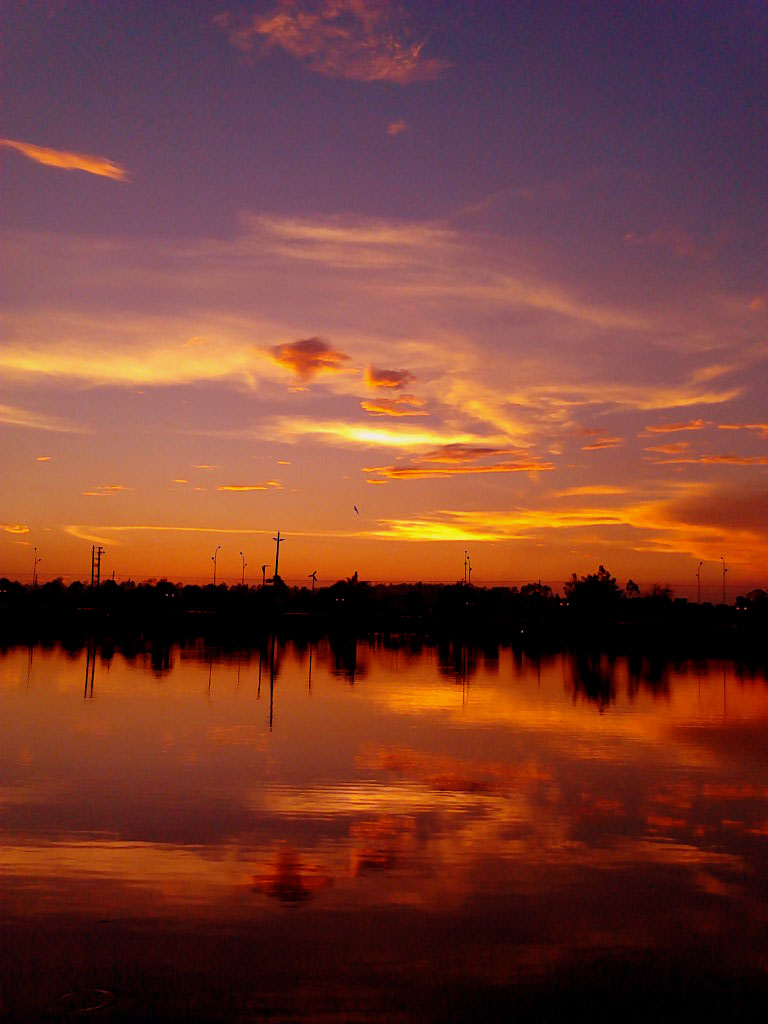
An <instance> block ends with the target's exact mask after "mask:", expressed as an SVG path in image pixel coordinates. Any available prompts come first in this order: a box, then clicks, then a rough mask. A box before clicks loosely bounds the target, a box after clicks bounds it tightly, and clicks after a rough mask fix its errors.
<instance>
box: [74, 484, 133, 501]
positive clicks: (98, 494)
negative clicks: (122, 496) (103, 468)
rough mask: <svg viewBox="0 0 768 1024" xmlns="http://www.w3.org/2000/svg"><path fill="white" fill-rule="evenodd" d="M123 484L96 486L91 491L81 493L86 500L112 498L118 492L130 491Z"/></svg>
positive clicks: (129, 488)
mask: <svg viewBox="0 0 768 1024" xmlns="http://www.w3.org/2000/svg"><path fill="white" fill-rule="evenodd" d="M130 490H132V488H131V487H125V486H124V485H123V484H98V485H97V486H96V487H94V488H93V490H91V491H83V494H84V495H85V497H86V498H113V497H114V496H115V495H116V494H117V493H118V492H120V491H130Z"/></svg>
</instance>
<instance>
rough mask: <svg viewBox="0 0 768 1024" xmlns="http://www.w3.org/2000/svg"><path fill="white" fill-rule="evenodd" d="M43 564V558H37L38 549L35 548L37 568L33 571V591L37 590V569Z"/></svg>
mask: <svg viewBox="0 0 768 1024" xmlns="http://www.w3.org/2000/svg"><path fill="white" fill-rule="evenodd" d="M41 562H42V558H38V557H37V548H35V566H34V569H33V571H32V589H33V590H37V567H38V565H40V563H41Z"/></svg>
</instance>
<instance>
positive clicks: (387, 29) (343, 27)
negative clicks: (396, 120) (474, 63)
mask: <svg viewBox="0 0 768 1024" xmlns="http://www.w3.org/2000/svg"><path fill="white" fill-rule="evenodd" d="M215 20H216V21H217V23H218V24H219V25H221V26H222V28H223V29H224V30H225V31H226V32H227V34H228V36H229V40H230V42H231V43H232V45H233V46H235V47H237V48H238V49H239V50H242V51H244V52H246V53H252V52H253V51H254V50H256V49H258V48H260V49H262V50H268V49H270V48H271V47H279V48H280V49H282V50H284V51H285V52H286V53H288V54H290V55H291V56H292V57H295V58H296V59H297V60H301V61H304V62H305V63H306V64H307V65H308V66H309V67H310V68H311V69H312V70H313V71H316V72H317V73H318V74H321V75H328V76H329V77H331V78H350V79H356V80H357V81H361V82H377V81H385V82H395V83H396V84H398V85H407V84H408V83H410V82H418V81H425V80H429V79H433V78H437V77H438V76H439V75H440V74H441V72H442V71H443V70H444V69H445V68H447V67H448V64H447V63H446V62H445V61H443V60H439V59H437V58H434V57H431V58H430V57H425V56H424V54H423V50H424V43H423V41H421V40H420V39H417V38H415V37H414V36H413V34H412V32H411V30H410V28H409V26H408V23H407V21H406V19H405V16H404V14H403V11H402V8H401V7H400V5H394V4H392V5H390V4H381V3H375V2H374V3H372V2H368V0H315V2H313V3H312V2H310V3H303V4H301V5H297V4H296V3H295V2H293V0H279V2H278V4H277V7H276V8H275V9H274V10H273V11H272V12H271V13H269V14H253V15H250V16H246V17H244V18H236V17H234V16H232V15H230V14H223V15H219V16H218V17H217V18H216V19H215Z"/></svg>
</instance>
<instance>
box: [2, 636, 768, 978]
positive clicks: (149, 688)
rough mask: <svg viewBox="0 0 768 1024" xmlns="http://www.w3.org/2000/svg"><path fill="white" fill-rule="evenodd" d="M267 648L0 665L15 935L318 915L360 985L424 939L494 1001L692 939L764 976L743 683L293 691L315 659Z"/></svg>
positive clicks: (350, 674) (761, 810) (757, 715)
mask: <svg viewBox="0 0 768 1024" xmlns="http://www.w3.org/2000/svg"><path fill="white" fill-rule="evenodd" d="M275 647H276V657H275V667H274V672H272V671H271V666H270V664H269V663H268V662H267V661H265V659H264V656H263V654H262V655H260V654H259V652H258V651H256V652H240V653H239V654H236V655H225V654H224V653H222V652H211V651H208V650H205V649H202V648H191V649H188V650H178V649H175V648H173V649H168V650H166V651H161V652H156V653H154V654H153V653H152V652H143V653H140V654H139V655H137V656H136V657H133V658H127V657H124V656H123V655H121V654H120V653H112V654H111V656H110V657H105V656H103V655H102V653H100V652H97V653H96V655H95V656H92V655H91V656H86V655H85V654H80V653H77V654H74V655H68V654H65V653H64V652H62V651H60V650H49V651H40V650H38V649H35V650H34V652H32V655H31V654H30V652H28V651H26V650H24V651H21V650H13V651H10V652H8V653H7V654H6V655H5V656H3V657H2V658H0V681H1V682H2V686H1V687H0V703H1V704H2V707H1V708H0V710H1V711H2V720H3V722H4V723H5V726H6V741H5V742H4V744H3V745H2V748H1V749H0V830H1V831H2V850H1V851H0V880H1V881H2V885H3V894H4V895H3V906H4V912H5V914H6V916H7V918H8V919H13V920H17V921H22V920H25V919H28V918H30V916H32V915H35V916H36V918H39V919H40V920H43V919H45V920H47V919H49V918H50V919H51V920H53V917H54V916H56V915H59V916H61V915H64V917H65V918H67V919H77V918H79V917H93V916H96V917H98V918H100V919H101V918H104V919H110V920H112V919H120V918H122V917H125V918H126V919H128V918H130V919H131V920H133V921H139V922H155V924H153V927H155V926H156V923H157V922H160V921H163V922H166V923H170V925H169V926H174V927H176V926H179V927H180V926H181V924H182V923H183V922H186V923H187V925H189V924H192V923H195V924H196V925H201V923H202V922H209V923H213V922H219V923H221V924H226V925H227V926H228V927H230V928H232V929H234V930H235V932H236V933H239V932H240V931H242V930H244V929H249V928H251V927H257V926H258V923H259V922H260V921H263V920H265V919H266V918H267V917H268V918H269V921H270V927H271V928H273V927H275V926H276V922H277V921H278V920H279V919H280V915H282V914H285V913H292V914H294V915H298V916H294V918H293V919H292V920H293V921H294V922H298V923H294V925H293V926H292V927H294V928H296V929H298V930H299V932H301V928H302V927H304V925H302V924H301V921H302V920H304V919H305V918H306V919H307V921H309V917H307V915H312V914H315V913H321V914H329V913H333V914H334V915H336V916H334V918H333V920H334V921H335V922H337V925H336V927H338V929H340V931H339V934H338V936H337V939H338V941H339V942H340V943H341V944H342V946H344V944H345V943H347V944H348V945H349V948H352V949H355V950H359V951H360V955H364V956H365V957H367V958H368V960H369V962H370V963H371V964H378V963H380V962H386V963H390V964H391V963H393V962H396V961H397V962H399V961H398V960H397V958H398V956H399V953H398V954H397V955H395V954H393V952H392V945H391V943H392V942H394V941H395V940H396V944H397V949H398V950H399V949H401V948H405V947H407V946H408V944H409V942H410V941H411V934H413V935H415V934H416V932H418V931H419V930H421V933H422V934H423V936H424V943H425V944H424V945H423V947H422V953H421V955H422V956H423V957H424V962H425V964H426V966H425V970H428V971H432V974H433V975H434V976H435V977H437V976H439V975H440V974H441V972H443V971H446V970H448V965H450V970H451V971H453V972H456V973H455V977H469V976H470V975H471V976H472V977H474V978H475V979H477V978H478V977H482V978H484V979H485V981H489V980H492V981H493V983H494V984H497V983H498V984H507V983H509V979H510V977H512V975H513V974H514V972H516V971H534V972H536V971H546V970H549V969H551V968H552V966H553V965H556V964H560V965H562V964H565V963H568V962H569V958H573V957H574V956H578V955H583V952H584V950H609V949H610V950H612V951H615V950H617V949H623V950H627V951H636V952H637V951H644V953H647V952H648V951H649V950H661V949H663V950H665V951H667V953H669V950H670V949H671V948H672V945H673V944H672V939H673V938H674V939H675V941H676V942H678V943H680V942H681V941H682V942H683V946H685V948H688V946H690V944H691V943H693V944H695V942H696V941H698V940H697V936H699V935H704V934H707V935H709V936H710V940H708V941H711V940H712V936H714V937H715V940H716V941H717V942H718V943H723V944H725V943H727V945H728V949H729V950H730V952H729V957H730V958H731V959H732V958H733V957H735V956H736V955H737V952H738V955H739V956H740V957H742V959H743V962H745V963H747V962H748V963H750V964H752V965H757V968H759V969H762V968H760V967H759V965H760V964H762V963H763V960H764V952H763V950H764V942H763V940H762V939H761V935H762V931H761V930H763V929H764V928H765V925H766V922H768V897H767V895H766V892H765V890H764V886H763V884H762V882H761V879H762V878H763V877H765V867H766V861H767V859H768V826H767V825H766V823H767V822H768V785H766V782H765V779H766V777H767V776H766V772H767V770H768V744H767V743H766V737H767V736H768V688H767V687H766V684H765V679H764V678H763V677H761V676H760V675H759V674H756V675H755V677H754V678H752V677H749V676H745V675H740V674H739V673H738V672H737V671H736V668H735V667H734V666H732V665H723V664H708V665H694V666H690V665H689V666H686V665H672V664H668V663H662V664H654V665H650V664H648V663H645V664H644V663H642V662H640V663H638V662H631V661H630V660H629V659H626V658H615V659H609V658H607V657H606V656H604V655H603V656H601V657H600V658H599V659H596V660H593V661H592V662H591V667H590V666H587V669H588V673H587V676H585V671H586V670H585V666H584V664H583V662H581V661H579V659H578V658H573V657H570V656H568V655H562V656H561V655H557V656H554V655H552V656H547V657H542V658H531V657H528V656H526V655H519V654H516V653H515V652H512V651H510V650H506V649H503V648H502V649H499V650H495V651H490V652H485V653H481V652H468V651H466V650H460V649H445V650H443V649H440V650H436V649H434V648H429V647H425V648H423V649H418V648H415V649H413V650H409V649H398V650H390V649H387V648H383V647H381V646H379V647H373V646H371V647H364V646H362V645H359V646H358V647H357V648H355V647H354V645H349V644H346V645H331V644H329V643H328V642H326V641H323V642H321V643H320V644H318V645H317V646H316V647H315V646H313V647H312V662H311V664H312V675H311V679H310V671H309V670H310V658H309V653H310V651H309V649H308V648H306V647H305V648H303V649H299V648H297V647H294V646H292V645H289V644H287V645H286V644H276V645H275ZM94 666H95V671H94ZM87 672H90V673H92V675H89V676H87V685H86V686H85V689H84V685H83V684H84V680H85V679H86V673H87ZM91 682H92V684H93V685H91ZM310 684H311V685H310ZM593 684H595V685H593ZM745 754H746V756H745ZM659 893H663V894H664V900H665V905H668V906H670V907H674V913H675V926H674V928H673V929H671V930H670V928H669V926H668V922H667V923H665V918H664V915H663V914H660V913H659V912H658V900H659ZM747 908H748V911H749V914H748V918H747V919H746V923H745V920H744V915H745V913H746V910H747ZM302 915H303V916H302ZM371 915H375V916H376V918H377V921H378V922H379V923H378V924H377V925H374V924H372V923H371ZM382 915H383V917H382ZM387 915H389V916H387ZM407 915H416V916H415V917H413V918H410V917H409V918H408V921H409V922H410V923H409V924H407V925H406V924H405V921H406V917H407ZM385 918H386V921H387V922H389V923H388V924H387V928H388V929H389V931H386V929H385V932H386V937H385V934H384V932H382V931H381V922H382V921H383V920H384V919H385ZM340 922H341V923H340ZM19 927H21V926H20V925H19ZM307 927H309V924H307ZM312 927H314V925H313V926H312ZM453 928H455V929H457V930H461V934H462V935H464V936H466V935H470V934H471V935H472V939H471V946H472V949H473V954H472V955H471V956H470V955H467V956H466V957H465V958H464V959H462V958H460V957H457V955H456V954H455V951H454V950H452V949H451V950H448V949H446V948H445V942H444V941H443V940H441V939H440V938H439V935H440V934H442V933H441V931H440V930H441V929H442V930H443V931H445V930H446V929H447V930H448V933H449V934H450V933H451V929H453ZM414 929H416V931H414ZM681 932H685V935H686V938H685V939H684V940H681V939H680V935H681ZM361 934H362V936H363V937H362V938H361ZM353 936H355V937H356V938H353ZM464 941H465V942H466V941H467V940H466V938H465V940H464ZM686 944H687V945H686ZM681 948H682V947H681ZM438 949H439V951H440V952H439V954H438V952H437V951H438ZM430 950H434V951H435V952H434V954H433V953H432V952H430ZM667 953H665V955H667ZM611 955H614V954H613V953H612V954H611ZM393 956H395V959H394V960H393ZM438 957H439V959H438ZM728 962H731V961H730V960H728ZM480 965H482V966H480ZM757 968H756V969H757ZM398 969H399V968H398ZM403 969H405V968H403ZM484 983H485V982H484ZM106 987H108V988H109V987H110V986H109V985H107V986H106Z"/></svg>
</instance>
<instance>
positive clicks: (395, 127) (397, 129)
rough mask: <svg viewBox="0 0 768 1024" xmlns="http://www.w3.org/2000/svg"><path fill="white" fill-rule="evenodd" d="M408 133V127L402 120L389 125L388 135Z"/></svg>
mask: <svg viewBox="0 0 768 1024" xmlns="http://www.w3.org/2000/svg"><path fill="white" fill-rule="evenodd" d="M406 131H408V125H407V124H406V123H405V121H402V120H400V121H392V123H391V124H388V125H387V135H401V134H402V133H403V132H406Z"/></svg>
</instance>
